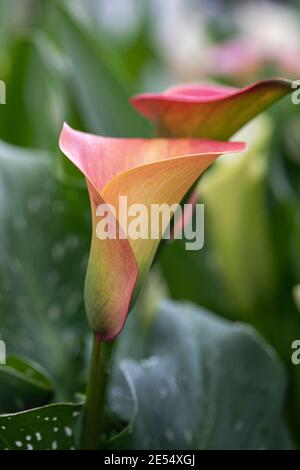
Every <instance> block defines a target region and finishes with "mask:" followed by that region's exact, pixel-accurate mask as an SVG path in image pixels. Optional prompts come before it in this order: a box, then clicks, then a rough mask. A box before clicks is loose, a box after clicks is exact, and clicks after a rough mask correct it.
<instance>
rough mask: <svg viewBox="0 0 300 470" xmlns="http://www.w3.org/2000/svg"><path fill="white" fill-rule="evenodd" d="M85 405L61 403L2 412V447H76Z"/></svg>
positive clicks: (0, 418) (7, 448) (60, 448)
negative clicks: (13, 412) (20, 410)
mask: <svg viewBox="0 0 300 470" xmlns="http://www.w3.org/2000/svg"><path fill="white" fill-rule="evenodd" d="M81 408H82V406H81V405H76V404H71V403H58V404H55V405H48V406H44V407H41V408H36V409H34V410H29V411H24V412H21V413H16V414H7V415H2V416H0V450H74V449H75V442H76V432H77V428H78V426H79V421H80V414H81Z"/></svg>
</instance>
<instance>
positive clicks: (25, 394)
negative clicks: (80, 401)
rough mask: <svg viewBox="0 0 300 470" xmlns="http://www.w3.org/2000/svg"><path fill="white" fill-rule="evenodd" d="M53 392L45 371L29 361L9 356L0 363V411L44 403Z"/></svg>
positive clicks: (6, 411)
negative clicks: (3, 362) (2, 363)
mask: <svg viewBox="0 0 300 470" xmlns="http://www.w3.org/2000/svg"><path fill="white" fill-rule="evenodd" d="M53 393H54V390H53V387H52V384H51V382H50V380H49V378H48V377H47V376H46V375H45V372H44V371H43V370H41V368H40V367H39V366H37V365H36V364H34V363H32V362H31V361H28V360H25V359H24V358H21V357H18V356H10V357H8V358H7V361H6V364H5V365H0V413H12V412H16V411H22V410H26V409H29V408H33V407H35V406H42V405H45V404H46V403H48V402H49V400H50V399H51V397H52V396H53Z"/></svg>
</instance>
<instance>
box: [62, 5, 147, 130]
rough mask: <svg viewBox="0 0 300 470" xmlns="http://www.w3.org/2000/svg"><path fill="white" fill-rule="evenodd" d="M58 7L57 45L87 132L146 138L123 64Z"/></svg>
mask: <svg viewBox="0 0 300 470" xmlns="http://www.w3.org/2000/svg"><path fill="white" fill-rule="evenodd" d="M54 5H55V7H56V8H57V11H56V12H55V13H57V15H56V16H55V18H56V25H55V26H58V30H57V31H56V32H57V34H58V36H57V37H58V42H59V45H60V48H61V51H62V54H63V55H64V56H65V57H66V59H65V60H66V62H67V64H68V66H69V69H68V83H69V86H70V90H71V91H72V94H73V100H74V102H75V103H76V104H77V107H78V109H79V111H80V115H81V117H82V120H83V121H84V123H85V126H86V129H87V130H89V131H90V132H94V133H97V134H101V135H108V136H119V137H121V136H124V137H125V136H126V137H128V136H134V137H138V136H144V135H149V129H150V126H148V125H147V124H146V123H145V122H144V121H143V120H142V119H141V118H140V117H139V116H138V115H137V114H136V112H135V111H134V110H133V109H132V107H131V106H130V104H129V97H130V95H131V94H132V92H133V91H134V90H133V85H134V84H133V83H132V81H131V79H130V77H128V76H127V74H126V72H125V68H124V67H123V66H122V61H121V59H120V57H119V56H118V55H117V54H116V52H115V51H114V50H113V49H112V48H110V47H109V44H107V43H106V41H105V40H103V39H101V37H100V35H97V37H95V36H94V35H93V33H92V32H91V31H88V30H87V29H86V27H85V26H84V25H83V24H82V23H80V21H79V20H78V19H77V18H76V17H75V16H74V14H73V13H72V12H71V9H68V8H67V7H66V6H64V5H63V4H62V2H58V1H53V6H54Z"/></svg>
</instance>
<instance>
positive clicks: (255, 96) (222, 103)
mask: <svg viewBox="0 0 300 470" xmlns="http://www.w3.org/2000/svg"><path fill="white" fill-rule="evenodd" d="M290 92H291V82H290V81H289V80H285V79H269V80H262V81H260V82H257V83H255V84H253V85H251V86H248V87H246V88H241V89H240V88H233V87H227V86H219V85H201V84H194V85H193V84H188V85H179V86H176V87H173V88H169V89H168V90H166V91H165V92H163V93H144V94H140V95H136V96H134V97H133V98H132V100H131V102H132V104H133V106H134V107H135V108H136V109H137V110H138V111H139V112H140V113H141V114H142V115H143V116H145V117H146V118H148V119H150V120H151V121H153V122H154V123H155V125H156V127H157V132H158V135H160V136H166V137H198V138H199V137H201V138H206V139H220V140H227V139H229V138H230V137H231V136H232V135H233V134H235V132H237V131H238V130H239V129H240V128H241V127H243V126H244V125H245V124H246V123H247V122H248V121H250V120H251V119H252V118H254V117H255V116H257V115H258V114H259V113H261V112H262V111H264V110H265V109H267V108H268V107H269V106H271V105H272V104H273V103H275V102H276V101H278V100H279V99H280V98H282V97H283V96H285V95H287V94H288V93H290Z"/></svg>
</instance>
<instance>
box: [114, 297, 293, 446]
mask: <svg viewBox="0 0 300 470" xmlns="http://www.w3.org/2000/svg"><path fill="white" fill-rule="evenodd" d="M136 318H137V317H133V316H132V317H131V318H130V320H129V322H128V325H130V327H129V329H127V330H125V331H124V336H123V342H121V345H120V350H119V358H120V357H121V358H122V359H121V361H120V362H119V373H120V375H118V374H116V375H115V378H114V381H113V385H112V387H111V395H110V402H111V406H112V408H113V409H114V411H115V412H118V413H119V414H120V416H123V418H124V419H127V420H128V419H129V418H130V417H131V416H132V414H134V415H135V416H136V417H135V420H134V422H133V424H132V433H131V435H130V434H129V435H128V434H127V436H126V437H125V438H124V440H123V441H122V440H120V441H118V440H116V442H115V444H114V446H115V448H118V446H119V447H120V446H122V447H123V448H134V449H263V448H264V449H280V448H288V447H289V445H290V444H289V439H288V435H287V432H286V428H285V425H284V419H283V414H284V411H283V410H284V398H285V391H286V390H285V376H284V372H283V368H282V366H281V364H280V362H279V360H278V358H277V356H276V354H275V353H274V351H273V350H272V349H271V348H270V347H269V346H268V345H267V344H266V343H265V342H264V341H263V340H262V338H261V337H260V336H258V335H257V334H256V333H255V331H254V330H253V329H252V328H251V327H249V326H247V325H244V324H240V323H236V324H232V323H230V322H228V321H225V320H221V319H219V318H217V317H215V316H214V315H212V314H210V313H207V312H205V311H203V310H201V309H199V308H196V307H194V306H192V305H188V304H181V303H175V302H163V303H162V304H161V306H160V308H159V310H158V312H157V315H156V318H155V320H154V322H153V324H152V327H151V328H150V330H149V332H148V335H147V336H146V337H145V336H143V335H142V333H141V329H140V326H139V325H138V322H137V320H136ZM130 329H131V332H130ZM126 335H129V336H128V339H129V340H127V338H126ZM130 335H133V336H130ZM130 337H131V338H132V337H134V338H136V341H132V340H131V341H130ZM119 360H120V359H119ZM124 377H125V378H126V380H127V387H126V385H125V381H124ZM150 397H151V398H150Z"/></svg>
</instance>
